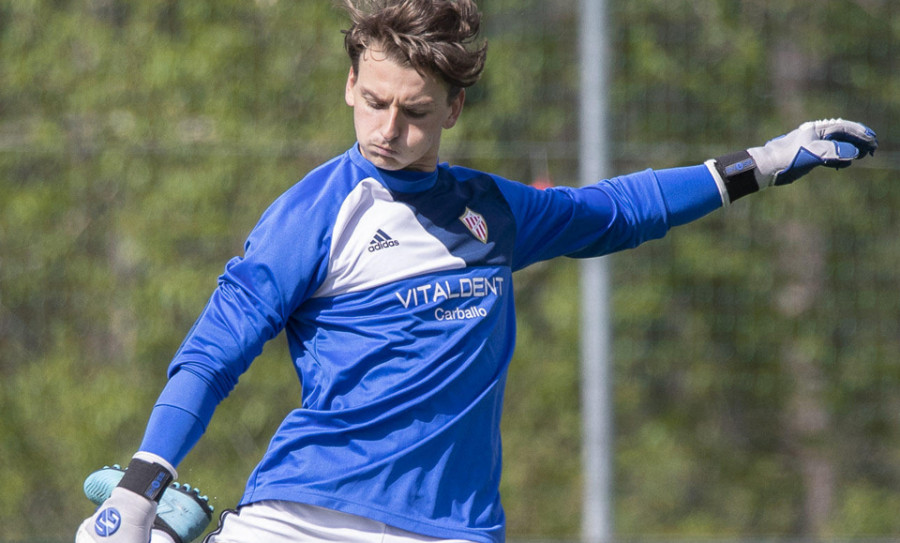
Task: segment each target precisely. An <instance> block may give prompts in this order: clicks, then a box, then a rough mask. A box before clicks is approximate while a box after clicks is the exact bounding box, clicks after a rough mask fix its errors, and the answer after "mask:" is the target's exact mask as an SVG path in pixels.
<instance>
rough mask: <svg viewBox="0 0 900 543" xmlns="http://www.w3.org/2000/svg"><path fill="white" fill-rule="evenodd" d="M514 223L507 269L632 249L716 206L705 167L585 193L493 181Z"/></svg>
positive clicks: (617, 181) (638, 176)
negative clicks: (539, 188) (510, 263)
mask: <svg viewBox="0 0 900 543" xmlns="http://www.w3.org/2000/svg"><path fill="white" fill-rule="evenodd" d="M497 183H498V187H499V188H500V190H501V192H502V193H503V195H504V197H505V198H506V199H507V201H508V202H509V205H510V207H511V209H512V211H513V215H514V216H515V219H516V227H517V236H516V245H515V252H514V258H513V269H514V270H516V269H521V268H524V267H526V266H528V265H530V264H533V263H535V262H539V261H541V260H548V259H551V258H555V257H557V256H563V255H565V256H570V257H574V258H587V257H594V256H601V255H605V254H610V253H614V252H617V251H621V250H624V249H629V248H632V247H636V246H638V245H640V244H641V243H643V242H645V241H649V240H651V239H657V238H661V237H663V236H664V235H665V234H666V233H667V232H668V230H669V229H670V228H672V227H673V226H678V225H681V224H685V223H688V222H691V221H693V220H696V219H698V218H700V217H702V216H704V215H706V214H708V213H710V212H712V211H713V210H715V209H718V208H719V207H721V206H722V198H721V194H720V193H719V188H718V186H717V185H716V182H715V180H714V179H713V177H712V175H711V174H710V172H709V169H708V168H707V167H706V166H703V165H700V166H690V167H685V168H673V169H666V170H658V171H654V170H645V171H643V172H638V173H633V174H629V175H625V176H621V177H615V178H612V179H608V180H604V181H600V182H599V183H597V184H595V185H590V186H587V187H581V188H573V187H554V188H550V189H546V190H537V189H534V188H532V187H528V186H526V185H523V184H521V183H515V182H513V181H507V180H502V179H498V180H497Z"/></svg>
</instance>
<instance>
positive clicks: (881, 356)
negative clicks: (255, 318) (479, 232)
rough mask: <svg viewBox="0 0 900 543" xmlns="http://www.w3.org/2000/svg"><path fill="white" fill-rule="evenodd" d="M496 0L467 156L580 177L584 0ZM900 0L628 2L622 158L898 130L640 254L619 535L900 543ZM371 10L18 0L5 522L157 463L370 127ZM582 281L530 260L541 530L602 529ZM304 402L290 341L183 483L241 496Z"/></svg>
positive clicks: (6, 204)
mask: <svg viewBox="0 0 900 543" xmlns="http://www.w3.org/2000/svg"><path fill="white" fill-rule="evenodd" d="M482 4H483V5H482V7H483V9H484V12H485V16H486V19H485V26H484V29H485V33H486V35H487V37H488V39H489V42H490V50H489V60H488V68H487V72H486V73H485V76H484V78H483V79H482V81H481V82H479V83H478V84H477V85H476V86H475V87H473V88H472V89H469V93H468V99H467V104H466V111H465V113H464V114H463V117H462V120H461V122H460V124H459V126H457V127H456V128H455V129H454V130H451V131H450V132H448V133H447V135H446V139H445V145H444V153H443V154H444V156H443V158H444V159H446V160H452V161H455V162H461V163H464V164H466V165H471V166H473V167H478V168H483V169H487V170H491V171H496V172H497V173H499V174H501V175H505V176H507V177H510V178H513V179H519V180H522V181H524V182H530V181H532V180H534V179H535V178H537V177H539V176H541V175H544V174H545V173H548V172H549V173H550V174H552V176H553V178H554V180H555V181H556V182H557V183H560V184H568V185H574V184H575V179H576V175H577V171H578V164H577V156H576V154H575V149H576V146H575V143H576V141H577V125H578V111H577V104H576V98H577V96H578V90H577V83H578V69H577V68H578V65H577V58H576V51H577V47H576V43H575V39H576V32H575V29H576V28H577V26H578V25H577V21H578V14H577V11H576V10H577V5H576V3H574V2H568V1H565V0H553V1H549V2H546V1H537V0H517V1H515V2H513V1H511V0H498V1H494V0H490V1H484V2H482ZM894 4H895V3H892V2H879V1H877V0H876V1H867V2H863V1H861V0H859V1H850V2H846V1H837V0H822V1H817V2H815V3H814V5H813V4H812V3H810V2H801V1H799V0H786V1H785V0H783V1H781V2H777V3H776V2H769V1H767V0H752V1H742V2H736V1H733V0H700V1H693V2H688V1H681V0H679V1H672V0H647V1H641V2H628V1H624V0H623V1H617V2H610V3H609V7H610V16H611V22H612V23H614V30H613V31H611V32H610V33H609V37H610V41H611V42H612V46H613V50H614V58H613V63H612V72H613V73H612V75H613V86H612V88H611V89H610V92H611V100H612V106H613V110H612V118H611V123H610V124H611V126H610V128H611V138H612V141H611V142H610V147H611V151H612V153H611V154H612V156H613V158H614V167H615V172H616V173H624V172H628V171H633V170H636V169H643V168H646V167H657V168H660V167H670V166H681V165H685V164H694V163H698V162H700V161H702V160H704V159H705V158H707V157H710V156H716V155H717V154H720V153H723V152H726V151H731V150H734V149H738V148H741V147H746V146H749V145H758V144H761V143H762V142H763V141H765V139H767V138H769V137H772V136H775V135H777V134H779V133H781V132H782V131H785V130H788V129H790V128H792V127H793V126H795V125H796V124H798V123H799V122H802V121H804V120H808V119H811V118H817V117H825V116H837V115H840V116H844V117H848V118H854V119H860V120H863V121H865V122H868V123H869V124H871V125H872V126H873V127H874V128H876V129H877V130H878V132H879V136H880V140H881V142H882V149H881V150H880V151H879V154H878V155H876V157H875V158H873V159H866V160H865V161H863V162H862V163H860V164H859V165H857V166H854V167H853V168H851V169H849V170H847V171H840V172H831V171H817V172H815V173H814V174H813V175H811V176H810V179H806V180H803V181H802V182H798V183H797V184H796V185H795V186H791V187H785V188H779V189H772V190H767V191H766V192H764V193H763V194H759V195H754V196H752V197H748V198H747V199H746V200H741V201H739V202H737V203H736V204H735V205H734V206H732V207H731V208H730V209H729V210H726V211H724V212H718V213H717V214H714V215H711V216H709V217H706V218H704V219H702V220H700V221H698V222H696V223H695V224H692V225H690V226H684V227H681V228H679V229H678V230H677V231H676V232H673V233H672V235H671V236H669V237H667V238H666V239H664V240H659V241H655V242H652V243H649V244H647V245H645V246H644V247H641V248H639V249H637V250H634V251H628V252H625V253H622V254H620V255H616V256H615V257H613V260H612V263H613V270H614V282H613V289H614V290H613V292H614V294H613V299H612V300H611V304H612V309H613V315H614V323H613V325H614V340H615V343H614V368H613V378H614V383H613V384H614V391H615V428H616V441H615V444H614V446H615V453H616V456H615V470H616V485H615V518H616V530H617V533H619V534H621V535H622V536H624V537H646V536H651V535H666V536H671V537H699V536H709V537H712V536H715V537H726V536H748V535H765V536H810V537H820V538H822V537H829V536H833V537H852V536H879V537H884V536H892V535H896V534H897V533H898V531H900V525H898V521H897V515H896V511H897V506H898V501H900V498H898V496H900V471H898V468H897V466H898V465H900V464H898V458H897V453H896V451H897V450H900V447H898V445H900V420H898V416H897V413H900V409H898V405H897V398H898V397H900V394H898V392H900V391H898V388H900V365H898V364H897V360H898V353H900V321H898V319H897V315H898V314H900V301H898V300H897V297H896V296H895V291H896V285H897V284H898V279H900V278H898V273H900V271H898V270H900V244H898V243H897V242H896V234H895V233H896V231H897V224H898V222H900V217H898V212H897V210H898V209H900V193H898V192H897V191H896V190H895V189H894V188H893V185H894V184H893V181H894V180H893V177H895V176H896V172H897V164H896V156H895V154H894V153H896V150H895V149H894V147H893V146H892V143H891V142H892V141H895V140H897V138H898V134H897V129H896V128H895V127H896V126H900V123H897V122H894V121H895V120H896V119H897V118H898V114H900V92H898V89H900V75H898V74H900V70H898V66H897V63H898V59H900V54H898V52H900V25H898V22H897V21H900V17H898V15H900V8H898V6H896V5H894ZM345 24H346V23H345V21H344V19H343V15H342V14H341V12H340V11H339V10H338V9H337V8H336V7H335V6H334V4H332V3H331V2H314V1H312V0H299V1H287V0H256V1H253V2H251V1H243V0H242V1H238V0H219V1H216V2H212V1H201V0H197V1H193V2H177V1H175V0H141V1H133V2H131V1H125V0H22V1H19V0H15V1H9V0H7V1H2V2H0V247H2V251H0V458H2V459H3V460H2V462H3V469H2V470H0V486H2V488H3V489H4V492H3V493H0V523H2V525H3V536H2V537H3V538H5V539H11V540H20V539H24V538H33V537H48V538H49V537H53V538H68V537H70V535H71V533H72V532H73V531H74V529H75V527H76V525H77V523H78V522H79V521H80V520H81V519H82V518H84V517H85V516H86V515H87V514H89V513H90V511H91V507H90V505H89V504H88V503H87V501H86V500H85V499H84V498H83V497H82V496H81V491H80V486H81V482H82V480H83V478H84V476H85V475H87V473H88V472H90V471H91V470H93V469H95V468H98V467H100V466H102V465H103V464H107V463H113V462H120V463H121V462H126V461H127V460H128V458H129V457H130V455H131V454H132V453H133V452H134V449H135V448H136V447H137V445H138V444H139V442H140V439H141V433H142V431H143V425H144V424H145V422H146V418H147V416H148V414H149V411H150V408H151V407H152V405H153V402H154V400H155V398H156V395H157V394H158V392H159V390H160V389H161V387H162V386H163V384H164V382H165V369H166V366H167V364H168V361H169V359H170V357H171V356H172V353H173V352H174V351H175V350H176V349H177V347H178V345H179V343H180V341H181V339H182V338H183V336H184V334H185V333H186V331H187V330H188V328H189V327H190V326H191V324H192V322H193V320H194V319H195V318H196V316H197V315H198V314H199V313H200V311H201V310H202V308H203V306H204V304H205V302H206V299H207V297H208V295H209V293H210V292H211V290H212V289H213V288H214V287H215V279H216V276H217V275H218V274H219V273H221V270H222V268H223V266H224V264H225V262H227V260H228V259H229V258H231V257H232V256H234V255H237V254H240V252H241V248H242V244H243V241H244V237H245V235H246V233H247V232H248V231H249V230H250V228H252V226H253V224H254V223H255V221H256V220H257V218H258V216H259V214H260V213H261V212H262V211H263V210H264V209H265V207H266V206H267V205H268V204H269V203H270V202H271V201H272V200H273V199H274V198H275V197H277V196H278V195H279V194H280V193H281V192H282V191H284V190H285V189H286V188H287V187H289V186H290V185H291V184H292V183H293V182H294V181H295V180H296V179H299V178H300V177H301V176H303V175H304V174H305V173H306V172H307V171H308V170H309V169H310V168H312V167H313V166H315V165H316V164H318V163H320V162H321V161H323V160H325V159H327V158H330V157H331V156H333V155H334V154H336V153H338V152H341V151H343V150H345V149H346V148H347V147H349V145H351V144H352V141H353V133H352V123H351V122H350V120H351V117H350V114H349V111H348V109H347V108H346V107H345V106H344V104H343V96H342V93H343V87H344V81H345V76H346V72H347V69H348V67H347V62H346V59H345V54H344V53H343V51H342V35H341V34H340V32H339V30H340V29H341V28H342V27H344V25H345ZM598 31H605V29H598ZM577 289H578V266H577V263H576V262H574V261H570V260H560V261H556V262H553V263H547V264H541V265H537V266H535V267H533V268H530V269H528V270H524V271H522V272H520V273H519V274H518V275H517V277H516V298H517V306H518V308H519V321H518V329H519V343H518V349H517V353H516V357H515V360H514V361H513V364H512V367H511V369H510V373H509V386H508V390H507V396H506V418H505V420H504V423H503V431H504V447H505V449H504V450H505V458H504V465H505V476H504V480H503V482H502V493H503V497H504V502H505V505H506V509H507V516H508V520H509V527H510V534H511V535H513V536H551V537H564V536H574V535H575V534H576V533H577V531H578V526H579V522H580V519H579V505H580V501H581V482H580V478H579V476H580V454H581V450H580V447H581V445H580V434H581V430H580V416H579V409H580V402H579V399H578V394H579V388H580V387H579V380H580V376H579V367H578V362H579V361H578V353H577V350H578V349H577V345H578V334H579V332H580V330H579V326H578V315H579V313H578V309H579V308H578V299H579V294H578V290H577ZM299 392H300V390H299V385H298V384H297V380H296V378H295V376H294V375H293V370H292V368H291V365H290V363H289V361H288V354H287V353H286V349H285V347H284V341H283V338H277V339H276V340H275V341H273V342H271V344H270V345H269V346H267V348H266V350H265V351H264V353H263V355H262V356H261V357H260V359H259V360H258V361H257V362H255V363H254V366H253V368H252V369H251V371H249V372H248V373H247V374H246V375H245V376H244V377H243V378H242V381H241V384H240V385H239V386H238V387H237V389H236V390H235V392H234V393H233V395H232V397H231V398H229V399H228V400H226V401H225V402H224V403H223V404H222V406H221V407H220V409H219V411H218V412H217V413H216V415H215V417H214V418H213V422H212V424H211V426H210V428H209V431H208V432H207V435H206V436H205V437H204V439H203V440H202V441H201V442H200V444H199V445H198V446H197V448H196V449H195V450H194V451H193V452H192V453H191V454H190V455H189V456H188V458H187V459H186V460H185V462H184V463H183V465H182V466H181V475H182V476H183V479H185V480H188V481H190V482H191V483H192V484H196V485H198V486H200V487H201V488H203V489H204V490H209V491H210V496H211V498H212V500H213V502H214V504H215V506H216V508H217V509H218V510H221V509H223V508H227V507H231V506H233V505H234V503H235V502H236V500H237V499H238V497H239V496H240V494H241V492H242V489H243V484H244V481H245V478H246V476H247V475H248V474H249V472H250V470H251V469H252V467H253V465H254V464H255V462H256V461H257V460H258V458H259V457H260V455H261V454H262V451H263V449H264V447H265V446H266V444H267V442H268V439H269V438H270V436H271V434H272V432H273V431H274V429H275V427H276V426H277V424H278V423H279V422H280V420H281V418H282V417H283V416H284V414H285V413H286V412H287V411H288V410H290V409H293V408H295V407H296V405H297V403H298V399H299ZM815 470H819V471H815ZM815 473H819V475H818V476H817V475H815ZM823 482H824V488H825V491H824V492H823V491H822V490H816V488H822V487H823V485H821V484H820V486H819V487H816V486H815V483H823ZM814 498H815V499H814ZM817 500H819V501H817ZM821 500H825V501H826V502H827V503H828V504H829V505H828V509H827V513H828V514H827V519H826V520H825V521H822V520H821V518H820V516H817V514H816V513H815V508H814V507H813V506H814V505H815V504H816V503H819V502H820V501H821ZM48 511H53V512H54V513H55V514H54V515H47V512H48Z"/></svg>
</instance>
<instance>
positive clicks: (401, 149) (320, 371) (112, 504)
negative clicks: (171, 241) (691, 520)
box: [76, 0, 877, 543]
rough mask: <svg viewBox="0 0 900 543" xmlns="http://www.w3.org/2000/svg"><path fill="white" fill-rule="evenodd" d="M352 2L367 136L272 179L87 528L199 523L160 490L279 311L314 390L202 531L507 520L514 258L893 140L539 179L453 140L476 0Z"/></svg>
mask: <svg viewBox="0 0 900 543" xmlns="http://www.w3.org/2000/svg"><path fill="white" fill-rule="evenodd" d="M348 10H349V12H350V14H351V18H352V22H353V24H352V26H351V28H350V30H348V31H347V32H346V36H345V45H346V48H347V51H348V53H349V55H350V59H351V68H350V72H349V76H348V78H347V85H346V91H345V100H346V102H347V104H348V105H349V106H350V107H352V108H353V118H354V126H355V129H356V136H357V140H358V141H357V143H356V144H354V145H353V146H352V147H351V148H350V149H349V150H348V151H347V152H345V153H343V154H342V155H340V156H338V157H335V158H334V159H332V160H331V161H329V162H327V163H326V164H323V165H322V166H320V167H319V168H317V169H315V170H314V171H312V172H311V173H309V174H308V175H307V176H306V177H305V178H304V179H303V180H301V181H300V182H299V183H297V184H296V185H295V186H294V187H292V188H291V189H289V190H288V191H287V192H286V193H285V194H284V195H282V196H281V197H280V198H279V199H278V200H276V201H275V202H274V204H273V205H272V206H271V207H270V208H269V209H268V210H267V211H266V212H265V213H264V214H263V216H262V218H261V219H260V222H259V223H258V225H257V226H256V227H255V228H254V229H253V231H252V232H251V234H250V236H249V239H248V241H247V243H246V246H245V254H244V256H243V257H237V258H234V259H232V260H231V261H230V262H229V263H228V264H227V266H226V268H225V272H224V274H223V275H222V276H221V278H220V280H219V285H218V288H217V289H216V290H215V291H214V292H213V294H212V297H211V298H210V301H209V304H208V306H207V307H206V309H205V310H204V311H203V313H202V314H201V315H200V317H199V319H198V321H197V323H196V324H195V326H194V328H193V329H192V330H191V331H190V333H189V334H188V336H187V338H186V339H185V341H184V343H183V345H182V346H181V348H180V349H179V351H178V352H177V353H176V355H175V357H174V360H173V362H172V364H171V366H170V369H169V382H168V384H167V385H166V387H165V388H164V390H163V391H162V394H161V395H160V398H159V400H158V402H157V404H156V406H155V407H154V409H153V411H152V413H151V417H150V421H149V424H148V427H147V430H146V433H145V437H144V440H143V442H142V443H141V446H140V452H139V453H138V454H137V455H135V457H134V459H133V460H132V463H131V465H130V467H129V469H128V471H126V472H125V476H124V477H122V476H121V472H110V471H109V470H107V471H106V472H101V473H106V475H107V476H106V478H105V479H104V478H103V477H99V478H94V479H92V480H89V482H92V484H94V485H95V486H98V487H99V490H97V489H95V492H94V495H95V498H96V501H98V502H101V501H103V500H105V502H103V503H102V505H101V507H100V508H99V509H98V510H97V513H95V515H93V516H92V517H91V518H89V519H87V520H86V521H85V522H84V523H83V524H82V526H81V527H80V528H79V530H78V534H77V537H76V539H77V541H78V542H83V543H88V542H105V541H109V542H110V543H119V542H132V541H133V542H140V543H144V542H146V541H147V539H148V536H149V534H150V532H151V528H152V526H153V525H154V521H155V520H156V521H157V522H158V524H157V526H158V527H159V526H163V527H165V526H166V525H168V527H169V528H173V527H174V528H175V529H174V530H169V531H170V533H174V535H175V537H176V538H181V539H185V540H187V539H190V538H191V537H194V536H196V533H197V528H198V527H199V531H202V529H203V526H205V523H204V522H203V518H202V516H203V514H202V513H203V510H202V508H201V507H194V506H193V505H191V504H190V502H189V500H185V499H183V496H184V494H183V493H179V492H177V491H172V490H171V489H170V490H169V491H167V492H166V493H165V494H163V493H162V491H163V490H164V489H165V488H166V487H167V486H168V484H169V482H170V481H171V480H172V479H174V478H175V477H176V475H175V466H177V465H178V464H179V462H180V461H181V460H182V459H183V458H184V456H185V455H186V454H187V452H188V451H189V450H190V449H191V447H192V446H193V445H194V444H195V443H196V442H197V440H198V439H199V438H200V436H201V434H202V433H203V432H204V430H205V428H206V425H207V423H208V422H209V420H210V417H211V416H212V413H213V410H214V409H215V407H216V406H217V405H218V403H219V402H221V401H222V400H223V399H224V398H225V397H226V395H227V394H228V393H229V392H230V390H231V389H232V388H233V387H234V385H235V384H236V382H237V379H238V376H239V375H240V374H241V373H243V372H244V371H245V370H247V368H248V367H249V365H250V363H251V361H252V360H253V359H254V358H255V357H256V356H257V355H258V354H259V353H260V352H261V350H262V348H263V344H264V343H265V342H266V341H268V340H269V339H271V338H273V337H275V336H276V335H277V334H278V333H279V332H280V331H281V330H283V329H284V330H285V331H286V336H287V340H288V343H289V346H290V351H291V355H292V358H293V363H294V365H295V366H296V369H297V372H298V374H299V375H300V377H301V379H302V383H303V393H302V406H301V407H300V408H298V409H297V410H295V411H293V412H291V413H290V414H289V415H288V416H287V417H286V419H285V420H284V422H283V424H282V425H281V427H280V428H279V429H278V430H277V432H276V434H275V436H274V438H273V439H272V441H271V444H270V446H269V449H268V450H267V451H266V453H265V455H264V457H263V458H262V461H261V462H260V463H259V465H258V466H257V467H256V469H255V470H254V471H253V473H252V475H251V476H250V480H249V482H248V483H247V487H246V492H245V494H244V497H243V498H242V500H241V503H240V504H239V506H238V509H237V510H236V511H234V512H229V513H227V514H225V515H223V517H222V521H221V525H220V527H219V530H218V531H217V532H214V533H213V534H212V535H211V536H210V537H209V539H208V541H210V542H222V543H224V542H229V543H232V542H258V541H266V542H285V543H287V542H291V541H326V540H327V541H360V542H365V541H398V542H399V541H435V540H441V541H474V542H483V543H495V542H500V541H503V540H504V537H505V535H504V524H505V523H504V514H503V509H502V507H501V504H500V497H499V492H498V486H499V481H500V435H499V424H500V414H501V407H502V403H503V387H504V382H505V376H506V371H507V366H508V363H509V361H510V358H511V357H512V352H513V343H514V331H515V314H514V308H513V299H512V293H513V289H512V273H513V272H514V271H515V270H518V269H521V268H524V267H525V266H528V265H530V264H532V263H535V262H538V261H542V260H546V259H550V258H554V257H557V256H562V255H567V256H571V257H591V256H598V255H602V254H607V253H611V252H615V251H619V250H622V249H626V248H630V247H634V246H636V245H638V244H640V243H642V242H644V241H646V240H649V239H654V238H659V237H661V236H663V235H665V233H666V232H667V231H668V229H669V228H671V227H673V226H677V225H680V224H684V223H687V222H690V221H692V220H694V219H697V218H699V217H701V216H703V215H705V214H707V213H709V212H711V211H713V210H715V209H717V208H719V207H721V206H722V205H723V204H724V205H727V204H729V203H730V202H732V201H734V200H735V199H737V198H739V197H741V196H744V195H746V194H749V193H751V192H755V191H757V190H760V189H762V188H765V187H767V186H770V185H781V184H787V183H790V182H792V181H794V180H795V179H796V178H798V177H800V176H801V175H804V174H805V173H807V172H808V171H809V170H810V169H812V168H813V167H815V166H818V165H826V166H832V167H842V166H847V165H849V164H850V163H851V162H852V161H853V160H854V159H856V158H861V157H862V156H864V155H866V154H871V153H873V152H874V151H875V149H876V147H877V143H876V140H875V134H874V133H873V132H872V131H871V130H869V129H868V128H866V127H865V126H863V125H860V124H857V123H852V122H847V121H842V120H831V121H819V122H812V123H806V124H804V125H802V126H801V127H800V128H798V129H797V130H795V131H793V132H791V133H789V134H788V135H786V136H785V137H782V138H779V139H776V140H773V141H771V142H769V143H767V144H766V145H764V146H762V147H755V148H751V149H749V150H746V151H741V152H739V153H735V154H733V155H729V156H726V157H721V158H719V159H716V160H710V161H707V162H706V163H705V164H702V165H697V166H692V167H686V168H676V169H669V170H660V171H651V170H647V171H644V172H641V173H636V174H631V175H626V176H622V177H618V178H613V179H610V180H605V181H600V182H599V183H597V184H596V185H594V186H590V187H586V188H580V189H575V188H568V187H559V188H554V189H549V190H544V191H541V190H536V189H533V188H530V187H528V186H526V185H523V184H519V183H515V182H511V181H508V180H506V179H503V178H501V177H499V176H496V175H492V174H487V173H483V172H478V171H474V170H471V169H466V168H462V167H455V166H449V165H447V164H439V163H438V154H439V149H440V141H441V134H442V132H443V130H445V129H449V128H451V127H453V125H454V124H455V123H456V121H457V119H458V118H459V115H460V113H461V111H462V109H463V104H464V102H465V96H466V94H465V88H466V87H468V86H470V85H472V84H473V83H474V82H475V81H476V80H477V79H478V77H479V75H480V73H481V70H482V68H483V66H484V59H485V51H486V48H485V46H484V45H483V44H480V43H476V42H475V41H473V40H475V38H476V36H477V33H478V28H479V22H480V15H479V13H478V11H477V9H476V7H475V5H474V4H473V3H472V2H471V0H373V1H369V2H365V8H359V7H357V6H356V5H355V4H352V3H350V4H348ZM92 477H93V476H92ZM119 479H121V482H120V483H119V484H118V486H116V483H117V482H118V481H119ZM98 481H99V482H98ZM113 487H115V488H113ZM160 499H161V500H162V505H163V506H165V507H162V506H160V509H159V517H158V518H157V517H156V515H155V512H156V511H157V507H156V501H158V500H160ZM154 500H156V501H154ZM185 504H187V505H185ZM181 506H184V507H182V508H181V512H180V513H175V512H172V511H173V508H174V509H178V508H179V507H181ZM192 507H193V509H192ZM173 525H176V526H173ZM153 534H154V540H161V538H162V537H164V535H163V533H162V532H160V531H157V530H154V531H153ZM157 538H160V539H157Z"/></svg>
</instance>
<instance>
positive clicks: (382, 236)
mask: <svg viewBox="0 0 900 543" xmlns="http://www.w3.org/2000/svg"><path fill="white" fill-rule="evenodd" d="M399 245H400V241H399V240H396V239H394V238H392V237H391V236H389V235H388V234H387V233H386V232H385V231H384V230H382V229H380V228H379V229H378V231H377V232H375V236H373V237H372V241H370V242H369V248H368V250H369V252H370V253H374V252H375V251H381V250H382V249H390V248H391V247H397V246H399Z"/></svg>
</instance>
